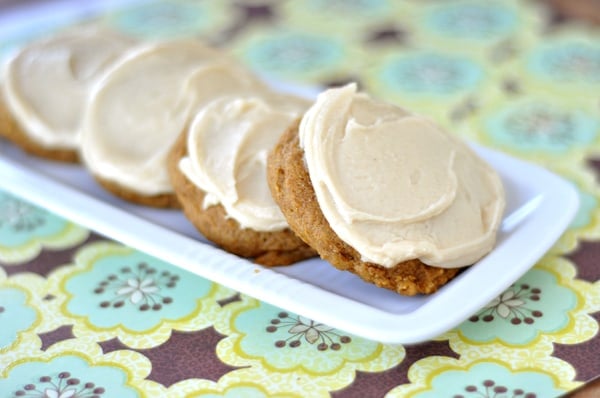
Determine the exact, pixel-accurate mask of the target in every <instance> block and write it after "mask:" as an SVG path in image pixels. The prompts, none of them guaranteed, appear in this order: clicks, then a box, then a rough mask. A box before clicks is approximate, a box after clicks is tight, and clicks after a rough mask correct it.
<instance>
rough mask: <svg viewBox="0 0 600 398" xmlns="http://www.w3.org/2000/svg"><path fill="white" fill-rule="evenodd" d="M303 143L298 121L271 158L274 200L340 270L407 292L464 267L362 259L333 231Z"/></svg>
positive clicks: (425, 288) (428, 288)
mask: <svg viewBox="0 0 600 398" xmlns="http://www.w3.org/2000/svg"><path fill="white" fill-rule="evenodd" d="M303 156H304V152H303V150H302V148H300V145H299V138H298V125H297V124H296V125H295V126H293V127H291V128H290V129H288V131H286V132H285V133H284V134H283V135H282V137H281V139H280V140H279V143H278V144H277V146H276V147H275V148H274V149H273V151H272V152H271V154H270V156H269V161H268V167H267V178H268V181H269V186H270V188H271V192H272V194H273V198H274V199H275V201H276V202H277V204H279V207H280V208H281V211H282V212H283V214H284V215H285V217H286V219H287V221H288V223H289V225H290V227H291V228H292V230H294V232H296V234H297V235H298V236H299V237H300V238H302V239H303V240H304V241H305V242H307V243H308V244H309V245H311V246H312V247H313V248H315V249H316V250H317V252H318V253H319V254H320V255H321V257H322V258H323V259H324V260H326V261H328V262H330V263H331V264H332V265H334V266H335V267H336V268H338V269H341V270H346V271H350V272H353V273H355V274H357V275H359V276H360V277H361V278H362V279H364V280H366V281H367V282H370V283H374V284H375V285H377V286H379V287H383V288H386V289H390V290H394V291H396V292H398V293H400V294H402V295H406V296H412V295H415V294H419V293H423V294H429V293H433V292H435V291H436V290H438V288H439V287H441V286H443V285H444V284H445V283H447V282H448V281H449V280H450V279H452V278H453V277H454V276H455V275H456V274H458V273H459V271H460V269H457V268H439V267H432V266H429V265H425V264H423V263H422V262H421V261H419V260H409V261H405V262H403V263H400V264H398V265H396V266H395V267H393V268H385V267H382V266H380V265H377V264H373V263H367V262H363V261H361V259H360V254H359V253H358V252H357V251H356V250H354V249H353V248H352V247H351V246H349V245H347V244H346V243H345V242H343V241H342V240H341V239H340V238H339V237H338V236H337V235H336V234H335V232H333V230H332V229H331V227H330V226H329V223H328V222H327V220H326V219H325V216H324V215H323V213H322V212H321V209H320V207H319V204H318V202H317V199H316V196H315V191H314V189H313V187H312V184H311V182H310V177H309V175H308V172H307V170H306V168H305V166H304V158H303Z"/></svg>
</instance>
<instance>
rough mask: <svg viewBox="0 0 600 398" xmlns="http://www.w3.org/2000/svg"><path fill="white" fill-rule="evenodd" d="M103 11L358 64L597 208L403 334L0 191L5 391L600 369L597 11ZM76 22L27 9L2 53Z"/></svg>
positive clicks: (576, 373)
mask: <svg viewBox="0 0 600 398" xmlns="http://www.w3.org/2000/svg"><path fill="white" fill-rule="evenodd" d="M94 18H97V19H99V20H100V21H101V23H104V24H107V25H110V26H112V27H114V28H116V29H119V30H122V31H124V32H127V33H129V34H132V35H134V36H137V37H142V38H151V39H154V38H173V37H184V36H185V37H198V38H201V39H203V40H206V41H208V42H210V43H212V44H214V45H217V46H220V47H223V48H226V49H229V50H230V51H232V53H233V54H235V56H236V57H238V58H239V59H240V60H241V61H243V62H244V63H246V64H247V65H248V66H249V67H251V68H253V69H254V70H256V71H257V72H259V73H261V74H263V75H265V76H268V77H269V78H271V79H277V80H282V81H286V82H293V83H296V84H299V85H304V86H310V87H316V86H329V85H336V84H341V83H344V82H348V81H357V82H359V84H360V86H361V88H362V89H364V90H366V91H368V92H370V93H371V94H373V95H375V96H377V97H379V98H381V99H384V100H387V101H390V102H394V103H398V104H402V105H403V106H405V107H407V108H410V109H413V110H416V111H419V112H422V113H427V114H429V115H432V116H433V117H434V118H436V119H437V120H438V121H439V122H440V123H442V124H444V125H446V126H447V127H448V128H449V129H450V130H451V131H453V132H456V133H457V134H460V135H461V136H463V137H465V138H467V139H469V140H472V141H477V142H480V143H483V144H484V145H487V146H491V147H495V148H497V149H500V150H502V151H505V152H507V153H509V154H511V155H513V156H516V157H520V158H524V159H526V160H528V161H532V162H535V163H538V164H541V165H544V166H546V167H548V168H550V169H551V170H552V171H554V172H556V173H558V174H560V175H561V176H564V177H565V178H567V179H569V180H570V181H572V182H573V184H574V185H575V186H576V187H577V189H578V191H579V195H580V200H581V208H580V210H579V212H578V214H577V216H576V218H575V220H574V221H573V223H572V224H571V226H570V227H569V229H568V231H567V232H566V233H565V234H564V235H563V236H562V237H561V238H560V240H559V241H558V242H557V243H556V245H555V246H554V247H553V248H552V250H550V252H548V253H547V254H546V255H545V256H544V257H543V258H542V259H541V260H540V261H539V262H538V263H537V265H536V266H535V267H534V268H532V269H531V270H530V271H529V272H528V273H527V274H525V275H524V276H523V277H522V278H521V279H520V280H519V281H517V282H516V283H515V284H514V285H513V286H511V287H510V288H509V289H508V290H506V291H505V292H504V293H503V294H502V295H500V296H499V297H497V298H496V299H495V300H493V301H492V302H491V303H489V304H488V305H487V306H485V308H483V309H481V310H480V311H479V312H478V313H476V314H473V316H472V317H471V318H470V319H468V320H467V321H465V322H464V323H463V324H461V325H459V326H458V327H457V328H455V329H453V330H451V331H449V332H447V333H445V334H444V335H441V336H439V337H437V338H436V339H434V340H432V341H429V342H426V343H423V344H418V345H414V346H401V345H386V344H381V343H378V342H375V341H368V340H365V339H362V338H359V337H356V336H353V335H350V334H348V333H345V332H344V331H342V330H337V329H333V328H330V327H328V326H327V325H324V324H320V323H315V322H314V321H312V320H310V319H306V318H303V317H301V316H298V315H296V314H293V313H290V312H287V311H285V310H283V309H280V308H275V307H273V306H271V305H267V304H265V303H262V302H260V301H257V300H255V299H253V298H251V297H247V296H245V295H242V294H239V293H237V292H235V291H233V290H231V289H228V288H225V287H223V286H220V285H217V284H215V283H212V282H210V281H207V280H205V279H202V278H200V277H198V276H195V275H192V274H189V273H187V272H186V271H183V270H181V269H178V268H176V267H174V266H172V265H170V264H167V263H165V262H164V261H161V260H159V259H157V258H153V257H150V256H148V255H146V254H144V253H141V252H138V251H135V250H133V249H130V248H127V247H125V246H123V245H121V244H119V243H117V242H113V241H111V240H110V239H107V238H105V237H102V236H99V235H97V234H96V233H94V232H93V231H89V230H87V229H85V228H82V227H80V226H78V225H75V224H74V223H72V222H71V221H69V220H65V219H62V218H60V217H58V216H56V215H54V214H52V213H51V212H49V211H47V210H45V209H43V208H38V207H36V206H33V205H31V204H29V203H27V202H26V201H24V200H22V199H20V198H18V197H15V196H12V195H10V194H8V193H5V192H0V397H19V396H24V397H63V398H64V397H139V396H149V397H160V396H172V397H179V396H188V397H267V396H268V397H303V396H310V397H321V396H322V397H324V396H333V397H381V396H388V397H406V396H410V397H419V398H432V397H465V398H467V397H529V398H532V397H540V398H544V397H554V396H557V395H560V394H561V393H564V392H566V391H569V390H572V389H574V388H576V387H578V386H579V385H580V384H581V383H582V382H584V381H587V380H590V379H591V378H593V377H595V376H596V375H599V374H600V361H599V360H598V358H600V339H598V337H597V334H598V320H599V318H600V312H599V311H600V285H599V282H598V277H599V275H600V267H599V266H598V263H597V262H598V261H599V259H600V223H599V219H600V205H599V200H600V186H599V183H598V181H599V180H598V178H599V173H600V157H598V154H599V152H600V137H599V135H600V126H599V124H600V116H599V106H600V102H599V97H598V93H599V92H600V31H599V30H598V29H592V28H590V27H586V26H584V25H576V24H574V23H572V22H565V21H564V20H563V19H561V18H557V15H555V14H552V13H551V12H549V11H548V10H547V9H545V8H543V7H541V6H540V5H539V4H538V3H533V2H524V1H511V0H504V1H452V2H442V1H417V0H404V1H392V0H350V1H348V0H329V1H327V0H307V1H302V2H300V1H291V0H288V1H268V0H252V1H250V0H248V1H233V0H228V1H197V2H193V1H145V2H138V3H137V4H134V5H130V6H126V7H122V8H120V9H117V10H114V11H111V12H108V13H106V14H102V15H99V16H94ZM64 24H65V22H64V21H61V22H60V23H58V22H57V23H54V24H53V23H48V24H47V25H39V24H38V25H36V26H35V27H33V26H30V25H27V24H26V23H24V25H23V29H22V30H21V31H18V32H15V33H14V34H13V35H12V36H11V37H10V38H5V40H3V41H1V42H0V54H6V53H7V52H9V51H10V50H11V49H12V48H14V47H15V46H18V45H19V44H21V43H23V42H25V41H27V40H30V39H31V38H34V37H37V36H39V35H43V34H45V33H46V32H48V31H49V30H52V29H56V28H60V27H61V26H62V25H64ZM1 145H9V144H8V143H5V142H2V143H1ZM531 239H535V237H531ZM515 255H519V254H518V253H515Z"/></svg>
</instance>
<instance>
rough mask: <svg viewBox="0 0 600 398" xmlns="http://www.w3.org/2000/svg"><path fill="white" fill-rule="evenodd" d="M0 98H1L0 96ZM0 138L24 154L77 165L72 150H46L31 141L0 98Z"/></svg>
mask: <svg viewBox="0 0 600 398" xmlns="http://www.w3.org/2000/svg"><path fill="white" fill-rule="evenodd" d="M0 97H1V96H0ZM0 136H2V137H4V138H6V139H8V140H9V141H11V142H12V143H13V144H15V145H17V146H19V147H20V148H22V149H23V150H24V151H25V152H27V153H30V154H32V155H35V156H39V157H42V158H46V159H50V160H56V161H59V162H69V163H78V162H79V155H78V153H77V151H75V150H72V149H53V148H46V147H44V146H42V145H40V144H39V143H37V142H35V141H34V140H32V139H31V138H30V137H29V136H28V135H27V134H26V133H25V132H24V131H23V130H22V129H21V127H20V126H19V124H18V123H17V121H16V120H15V119H14V117H13V116H12V114H11V113H10V111H9V110H8V107H7V106H6V104H5V103H4V101H3V100H2V99H1V98H0Z"/></svg>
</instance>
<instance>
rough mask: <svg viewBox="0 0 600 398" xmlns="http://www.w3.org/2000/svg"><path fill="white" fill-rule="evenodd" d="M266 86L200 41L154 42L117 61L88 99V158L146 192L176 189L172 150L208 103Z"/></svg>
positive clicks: (104, 172) (101, 171)
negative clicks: (170, 169) (170, 158)
mask: <svg viewBox="0 0 600 398" xmlns="http://www.w3.org/2000/svg"><path fill="white" fill-rule="evenodd" d="M262 87H263V84H262V83H261V82H259V81H258V80H257V79H256V78H255V77H254V76H253V75H252V74H251V73H250V72H248V71H246V70H245V69H243V68H241V67H239V66H237V65H236V64H235V62H233V61H232V60H231V59H229V58H228V57H225V56H224V55H223V54H222V53H220V52H218V51H216V50H214V49H212V48H209V47H206V46H204V45H202V44H201V43H199V42H198V41H195V40H177V41H171V42H162V43H154V44H149V45H147V46H146V47H144V48H141V49H139V50H138V51H136V52H135V53H132V54H131V55H130V56H129V57H127V58H126V59H124V60H123V61H122V62H120V63H119V64H118V65H116V66H115V67H114V68H113V69H112V70H111V71H110V72H109V73H108V74H107V75H106V76H105V79H103V80H102V81H101V82H100V83H99V85H98V87H97V90H96V91H95V93H94V94H93V96H92V100H91V102H90V103H89V105H88V109H87V113H86V115H85V118H84V128H83V133H82V158H83V160H84V162H85V163H86V165H87V166H88V167H89V168H90V169H91V170H92V172H93V173H94V174H95V175H97V176H99V177H101V178H104V179H107V180H110V181H112V182H116V183H118V184H120V185H121V186H123V187H126V188H128V189H130V190H133V191H135V192H138V193H140V194H144V195H156V194H162V193H170V192H172V187H171V183H170V181H169V176H168V173H167V166H166V162H167V156H168V152H169V150H170V148H171V147H172V144H173V143H174V141H175V140H176V139H177V137H178V136H179V134H181V133H182V132H183V131H184V129H185V128H186V126H187V124H188V123H189V120H190V118H191V117H192V115H193V114H194V113H196V112H197V110H198V109H200V108H201V107H202V106H204V105H206V104H207V103H209V102H210V101H212V100H213V99H215V98H218V97H220V96H222V95H227V94H237V93H244V92H248V91H252V90H256V89H261V88H262Z"/></svg>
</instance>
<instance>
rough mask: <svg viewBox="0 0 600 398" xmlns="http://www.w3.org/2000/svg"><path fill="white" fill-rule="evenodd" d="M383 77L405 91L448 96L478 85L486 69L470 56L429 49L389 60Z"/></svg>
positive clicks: (382, 71) (383, 68)
mask: <svg viewBox="0 0 600 398" xmlns="http://www.w3.org/2000/svg"><path fill="white" fill-rule="evenodd" d="M380 76H381V77H380V78H381V79H382V83H384V84H385V85H386V86H387V87H389V89H391V90H394V91H398V92H400V93H402V94H408V95H411V94H416V95H437V96H447V95H453V94H456V93H460V92H464V91H468V90H471V89H473V88H474V87H476V86H477V84H478V83H479V82H480V81H481V79H482V78H483V71H482V69H481V67H480V66H479V65H478V64H477V63H475V62H474V61H472V60H470V59H467V58H461V57H457V56H451V55H445V54H440V53H433V52H427V53H415V54H412V55H408V56H401V57H399V58H393V59H391V60H389V61H388V62H387V63H385V64H384V65H383V67H382V70H381V75H380Z"/></svg>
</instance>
